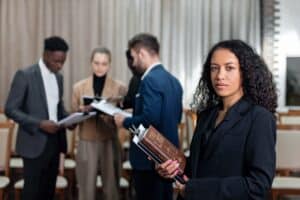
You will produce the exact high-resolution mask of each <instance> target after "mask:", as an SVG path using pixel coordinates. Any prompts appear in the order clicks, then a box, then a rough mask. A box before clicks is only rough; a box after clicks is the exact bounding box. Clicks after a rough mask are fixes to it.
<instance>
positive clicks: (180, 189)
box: [175, 175, 189, 198]
mask: <svg viewBox="0 0 300 200" xmlns="http://www.w3.org/2000/svg"><path fill="white" fill-rule="evenodd" d="M183 179H184V181H185V182H188V181H189V178H188V177H187V176H186V175H183ZM175 188H177V189H178V191H179V194H180V195H181V196H182V197H183V198H184V196H185V192H184V191H185V184H181V183H179V182H178V181H176V182H175Z"/></svg>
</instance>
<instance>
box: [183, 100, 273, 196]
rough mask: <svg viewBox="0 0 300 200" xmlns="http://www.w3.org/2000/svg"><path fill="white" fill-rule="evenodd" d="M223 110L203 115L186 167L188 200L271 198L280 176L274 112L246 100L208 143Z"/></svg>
mask: <svg viewBox="0 0 300 200" xmlns="http://www.w3.org/2000/svg"><path fill="white" fill-rule="evenodd" d="M218 110H219V109H218V107H214V108H212V109H209V110H206V111H203V112H201V113H200V115H199V120H198V122H197V127H196V129H195V134H194V137H193V140H192V143H191V148H190V152H191V155H190V158H189V160H188V165H187V168H186V173H187V174H188V175H189V177H190V178H191V179H190V180H189V181H188V183H187V184H186V189H185V194H186V198H185V199H188V200H196V199H205V200H210V199H211V200H223V199H224V200H225V199H230V200H235V199H236V200H246V199H257V200H258V199H266V197H267V193H268V191H269V189H270V188H271V185H272V181H273V177H274V174H275V141H276V122H275V118H274V116H273V114H272V113H270V112H269V111H267V110H266V109H264V108H263V107H261V106H256V105H252V104H251V103H249V102H248V101H246V100H245V99H244V98H242V99H241V100H239V102H237V103H236V104H235V105H234V106H233V107H232V108H231V109H230V110H229V111H228V113H227V115H226V116H225V118H224V121H223V122H221V123H220V124H219V125H218V127H216V128H214V126H213V129H212V131H211V135H210V137H209V140H208V142H207V143H205V142H204V143H203V140H202V139H203V137H204V136H205V134H206V133H207V131H209V130H210V129H211V128H210V127H211V124H215V120H216V116H217V112H218ZM211 122H213V123H211ZM201 142H202V143H201ZM201 144H202V145H201ZM204 144H206V145H205V146H204V147H203V145H204Z"/></svg>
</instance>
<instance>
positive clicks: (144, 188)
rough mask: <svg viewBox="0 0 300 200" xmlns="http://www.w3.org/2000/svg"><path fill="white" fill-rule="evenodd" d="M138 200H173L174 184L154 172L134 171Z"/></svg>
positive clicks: (133, 176)
mask: <svg viewBox="0 0 300 200" xmlns="http://www.w3.org/2000/svg"><path fill="white" fill-rule="evenodd" d="M132 178H133V184H134V189H135V192H136V200H172V195H173V188H172V182H171V181H169V180H165V179H163V178H161V177H160V176H159V175H158V174H157V173H156V171H154V170H133V171H132Z"/></svg>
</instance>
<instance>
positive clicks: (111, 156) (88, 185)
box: [72, 47, 126, 200]
mask: <svg viewBox="0 0 300 200" xmlns="http://www.w3.org/2000/svg"><path fill="white" fill-rule="evenodd" d="M90 61H91V67H92V75H91V76H89V77H88V78H86V79H83V80H81V81H79V82H77V83H76V84H75V85H74V87H73V96H72V109H73V111H78V110H79V111H89V110H90V107H89V106H88V105H84V101H83V97H84V96H90V97H99V98H112V99H113V98H115V97H118V96H120V95H121V96H123V95H125V92H126V90H125V88H124V86H122V85H121V84H120V83H118V82H117V81H115V80H113V79H112V78H111V77H109V76H108V75H107V73H108V71H109V70H110V68H111V53H110V51H109V50H108V49H107V48H105V47H102V48H96V49H94V50H93V52H92V55H91V60H90ZM78 128H79V138H80V140H79V144H78V152H77V155H76V163H77V165H76V176H77V181H78V187H79V199H80V200H94V199H95V194H96V179H97V172H98V169H99V170H100V172H101V177H102V183H103V195H104V196H103V199H105V200H118V199H119V191H118V188H119V177H120V162H121V161H120V146H119V141H118V131H117V127H116V126H115V124H114V121H113V118H112V117H111V116H107V115H104V114H98V115H97V116H96V117H94V118H91V119H88V120H86V121H84V122H83V123H81V124H79V127H78Z"/></svg>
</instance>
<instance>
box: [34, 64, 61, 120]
mask: <svg viewBox="0 0 300 200" xmlns="http://www.w3.org/2000/svg"><path fill="white" fill-rule="evenodd" d="M39 66H40V69H41V73H42V79H43V83H44V89H45V94H46V102H47V108H48V115H49V120H52V121H55V122H57V105H58V101H59V97H58V96H59V94H58V93H59V91H58V84H57V80H56V76H55V74H54V73H53V72H51V71H50V70H49V69H48V68H47V67H46V65H45V63H44V61H43V60H42V59H40V60H39Z"/></svg>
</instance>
